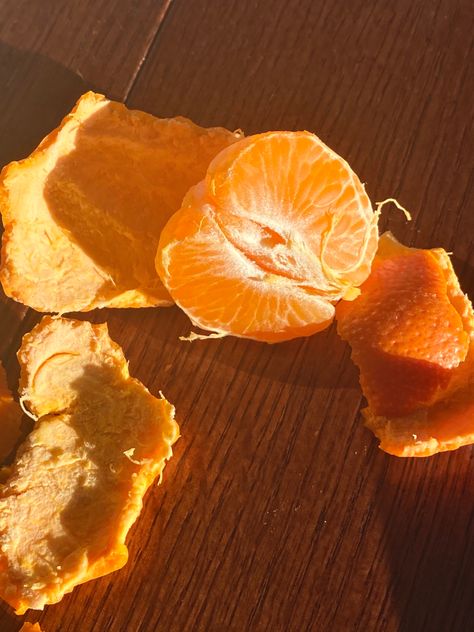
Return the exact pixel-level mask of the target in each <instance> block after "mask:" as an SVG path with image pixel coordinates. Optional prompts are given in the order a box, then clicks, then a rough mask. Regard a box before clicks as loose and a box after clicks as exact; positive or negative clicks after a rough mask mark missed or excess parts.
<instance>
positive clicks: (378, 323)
mask: <svg viewBox="0 0 474 632" xmlns="http://www.w3.org/2000/svg"><path fill="white" fill-rule="evenodd" d="M336 319H337V327H338V333H339V335H340V336H341V337H342V338H343V339H344V340H346V341H347V342H349V344H350V345H351V347H352V359H353V361H354V362H355V364H356V365H357V366H358V367H359V370H360V382H361V386H362V390H363V393H364V395H365V397H366V398H367V401H368V407H367V408H365V409H364V410H363V411H362V413H363V415H364V418H365V421H366V425H367V427H368V428H370V429H371V430H372V432H373V433H374V434H375V435H376V436H377V437H378V438H379V440H380V448H381V449H382V450H384V451H385V452H388V453H389V454H393V455H396V456H402V457H408V456H420V457H421V456H430V455H432V454H436V453H437V452H442V451H446V450H455V449H457V448H459V447H461V446H463V445H468V444H471V443H474V312H473V309H472V304H471V302H470V301H469V299H468V297H467V296H466V295H465V294H464V293H463V292H462V290H461V288H460V286H459V282H458V279H457V277H456V274H455V272H454V270H453V267H452V264H451V261H450V259H449V256H448V255H447V253H446V252H445V251H444V250H443V249H440V248H436V249H432V250H420V249H416V248H408V247H406V246H403V245H402V244H400V243H399V242H397V240H396V239H395V238H394V237H393V236H392V235H391V234H390V233H385V234H384V235H382V237H381V238H380V241H379V248H378V252H377V255H376V257H375V259H374V263H373V267H372V272H371V275H370V276H369V278H368V279H367V281H366V282H365V283H364V284H363V285H362V286H361V295H360V297H359V298H356V299H355V300H354V301H352V302H345V303H340V304H339V305H338V306H337V308H336Z"/></svg>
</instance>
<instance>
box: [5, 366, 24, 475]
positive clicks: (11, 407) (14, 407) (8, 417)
mask: <svg viewBox="0 0 474 632" xmlns="http://www.w3.org/2000/svg"><path fill="white" fill-rule="evenodd" d="M21 419H22V414H21V408H20V406H19V405H18V403H17V402H16V401H15V400H14V399H13V397H12V394H11V392H10V389H9V388H8V385H7V378H6V375H5V370H4V368H3V366H2V365H1V364H0V464H1V463H2V462H3V461H4V460H5V459H6V458H7V457H8V456H9V455H10V454H11V452H12V451H13V449H14V448H15V446H16V444H17V442H18V441H19V440H20V438H21V434H22V433H21Z"/></svg>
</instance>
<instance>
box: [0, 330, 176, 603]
mask: <svg viewBox="0 0 474 632" xmlns="http://www.w3.org/2000/svg"><path fill="white" fill-rule="evenodd" d="M18 358H19V361H20V365H21V369H22V372H21V382H20V388H21V393H22V395H23V397H24V400H25V402H26V406H27V407H28V408H29V409H30V411H31V412H32V413H33V414H34V415H35V416H36V417H37V421H36V423H35V426H34V428H33V430H32V432H31V433H30V434H29V435H28V436H27V438H26V439H25V441H24V442H23V444H22V445H21V446H20V447H19V449H18V451H17V454H16V459H15V462H14V464H13V466H12V470H11V473H10V476H9V478H8V479H7V480H6V483H5V485H3V486H2V487H1V489H0V596H1V597H2V598H3V599H4V600H5V601H7V602H8V603H9V604H10V605H11V606H12V607H13V608H15V609H16V611H17V614H23V613H24V612H25V611H26V610H27V609H28V608H36V609H42V608H43V607H44V606H45V605H46V604H50V603H56V602H58V601H59V600H60V599H61V598H62V597H63V595H64V594H65V593H68V592H70V591H71V590H72V589H73V588H74V587H75V586H77V585H78V584H81V583H83V582H86V581H88V580H90V579H94V578H95V577H100V576H101V575H105V574H107V573H111V572H112V571H114V570H117V569H119V568H121V567H122V566H123V565H124V564H125V563H126V561H127V557H128V551H127V547H126V545H125V538H126V536H127V533H128V531H129V529H130V527H131V525H132V524H133V523H134V522H135V520H136V518H137V517H138V515H139V513H140V510H141V507H142V501H143V496H144V495H145V493H146V491H147V489H148V487H149V486H150V485H151V483H152V482H153V481H154V480H155V478H156V477H157V476H160V475H161V473H162V471H163V468H164V466H165V463H166V460H167V459H169V458H170V456H171V454H172V450H171V446H172V444H173V443H174V441H175V440H176V439H177V436H178V427H177V424H176V422H175V421H174V408H173V407H172V406H171V404H169V403H168V402H167V401H166V400H165V399H164V398H162V399H157V398H155V397H153V396H152V395H151V394H150V393H149V392H148V390H147V389H146V388H145V387H144V386H143V384H141V383H140V382H138V380H135V379H133V378H132V377H130V374H129V372H128V366H127V362H126V360H125V358H124V355H123V352H122V350H121V349H120V347H119V346H118V345H117V344H116V343H114V342H113V341H112V340H111V339H110V338H109V336H108V334H107V328H106V326H105V325H91V324H90V323H88V322H80V321H74V320H68V319H64V318H56V319H52V318H50V317H44V318H43V320H42V321H41V323H40V324H39V325H37V326H36V327H35V328H34V329H33V330H32V331H31V332H30V333H29V334H27V335H26V336H25V337H24V339H23V344H22V347H21V349H20V351H19V353H18Z"/></svg>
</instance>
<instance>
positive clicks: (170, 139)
mask: <svg viewBox="0 0 474 632" xmlns="http://www.w3.org/2000/svg"><path fill="white" fill-rule="evenodd" d="M240 136H241V134H233V133H231V132H229V131H228V130H226V129H223V128H210V129H205V128H202V127H199V126H197V125H195V124H194V123H192V122H191V121H189V120H188V119H185V118H181V117H178V118H172V119H158V118H156V117H154V116H152V115H151V114H146V113H145V112H140V111H136V110H128V109H127V108H126V107H125V106H124V105H123V104H121V103H116V102H113V101H109V100H108V99H106V98H105V97H103V96H102V95H100V94H94V93H93V92H88V93H87V94H85V95H84V96H82V97H81V98H80V99H79V101H78V103H77V104H76V106H75V107H74V109H73V110H72V112H71V113H70V114H69V115H68V116H66V118H65V119H64V120H63V121H62V123H61V125H60V126H59V127H58V128H57V129H56V130H54V131H53V132H51V134H49V136H47V137H46V138H45V139H44V140H43V142H42V143H41V144H40V145H39V147H38V148H37V149H36V150H35V151H34V152H33V153H32V154H31V155H30V156H29V157H28V158H26V159H25V160H21V161H20V162H13V163H11V164H10V165H7V166H6V167H5V168H4V169H3V171H2V174H1V177H0V210H1V213H2V218H3V224H4V227H5V232H4V235H3V248H2V267H1V272H0V278H1V282H2V285H3V288H4V290H5V293H6V294H7V295H8V296H10V297H12V298H14V299H16V300H17V301H20V302H21V303H24V304H26V305H29V306H30V307H33V308H34V309H36V310H38V311H42V312H58V313H66V312H70V311H85V310H90V309H93V308H95V307H148V306H152V305H169V304H171V303H172V301H171V298H170V296H169V294H168V292H167V291H166V290H165V288H164V287H163V285H162V283H161V282H160V279H159V278H158V276H157V274H156V270H155V265H154V259H155V255H156V249H157V245H158V239H159V235H160V232H161V229H162V228H163V226H164V225H165V223H166V221H167V220H168V218H169V217H170V216H171V215H172V214H173V213H174V212H175V211H177V210H178V209H179V208H180V206H181V203H182V200H183V197H184V195H185V193H186V192H187V190H188V189H189V188H190V187H191V186H192V185H194V184H196V183H197V182H199V181H200V180H201V179H202V178H203V177H204V175H205V173H206V169H207V167H208V165H209V162H210V161H211V159H212V158H213V157H214V156H215V155H216V154H217V153H218V152H220V151H221V150H222V149H223V148H225V147H227V146H228V145H230V144H231V143H233V142H234V141H235V140H236V139H237V138H240Z"/></svg>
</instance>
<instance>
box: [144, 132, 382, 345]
mask: <svg viewBox="0 0 474 632" xmlns="http://www.w3.org/2000/svg"><path fill="white" fill-rule="evenodd" d="M377 239H378V232H377V218H376V214H375V213H374V212H373V210H372V207H371V204H370V201H369V198H368V197H367V195H366V193H365V190H364V187H363V186H362V184H361V183H360V181H359V179H358V178H357V176H356V175H355V174H354V172H353V171H352V170H351V168H350V167H349V165H348V164H347V162H345V161H344V160H343V159H342V158H341V157H340V156H338V155H337V154H335V153H334V152H333V151H332V150H331V149H330V148H329V147H327V146H326V145H325V144H324V143H323V142H322V141H321V140H320V139H319V138H318V137H317V136H315V135H314V134H311V133H309V132H268V133H265V134H258V135H256V136H250V137H248V138H246V139H244V140H241V141H239V142H237V143H234V144H233V145H231V146H230V147H228V148H227V149H225V150H223V151H222V152H221V153H219V154H218V155H217V156H216V157H215V158H214V160H213V161H212V162H211V164H210V166H209V168H208V170H207V174H206V177H205V178H204V180H203V181H202V182H200V183H199V184H198V185H197V186H195V187H193V188H191V190H190V191H189V193H188V194H187V196H186V197H185V199H184V201H183V204H182V207H181V209H180V210H179V211H178V212H177V213H175V214H174V215H173V216H172V217H171V219H170V220H169V221H168V223H167V224H166V226H165V227H164V229H163V231H162V233H161V237H160V242H159V247H158V253H157V258H156V266H157V270H158V273H159V274H160V277H161V279H162V281H163V283H164V285H165V287H166V288H167V289H168V291H169V293H170V294H171V296H172V298H173V299H174V301H175V302H176V303H177V304H178V305H179V306H180V307H181V308H182V309H183V310H184V311H185V312H186V313H187V314H188V316H189V317H190V319H191V321H192V322H193V323H194V324H195V325H197V326H198V327H200V328H202V329H205V330H209V331H212V332H217V333H218V334H222V335H226V334H232V335H235V336H241V337H244V338H253V339H256V340H263V341H266V342H277V341H281V340H288V339H290V338H295V337H298V336H306V335H310V334H312V333H315V332H316V331H319V330H321V329H323V328H325V327H326V326H327V325H328V324H329V323H330V322H331V321H332V319H333V316H334V303H336V302H337V301H338V300H339V299H341V298H347V297H352V296H353V295H354V291H355V288H357V286H358V285H360V284H361V283H362V282H363V281H364V280H365V278H366V277H367V275H368V274H369V271H370V265H371V262H372V258H373V255H374V253H375V250H376V246H377Z"/></svg>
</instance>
